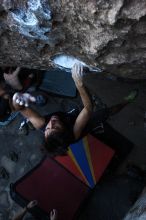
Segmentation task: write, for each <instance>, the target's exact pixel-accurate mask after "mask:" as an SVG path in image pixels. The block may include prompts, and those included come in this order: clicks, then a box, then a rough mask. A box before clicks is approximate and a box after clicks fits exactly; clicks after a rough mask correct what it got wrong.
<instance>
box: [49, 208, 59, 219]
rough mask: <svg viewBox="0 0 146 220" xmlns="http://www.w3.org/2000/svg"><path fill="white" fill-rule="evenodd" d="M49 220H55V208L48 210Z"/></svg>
mask: <svg viewBox="0 0 146 220" xmlns="http://www.w3.org/2000/svg"><path fill="white" fill-rule="evenodd" d="M50 220H57V210H56V209H53V210H52V211H51V212H50Z"/></svg>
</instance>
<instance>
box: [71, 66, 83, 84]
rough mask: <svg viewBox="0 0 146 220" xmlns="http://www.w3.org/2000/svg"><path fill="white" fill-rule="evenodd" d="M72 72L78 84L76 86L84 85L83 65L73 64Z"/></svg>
mask: <svg viewBox="0 0 146 220" xmlns="http://www.w3.org/2000/svg"><path fill="white" fill-rule="evenodd" d="M71 72H72V78H73V80H74V82H75V84H76V86H82V85H83V76H84V73H83V65H82V64H80V63H75V64H74V65H73V68H72V70H71Z"/></svg>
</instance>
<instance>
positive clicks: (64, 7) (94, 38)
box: [0, 0, 146, 79]
mask: <svg viewBox="0 0 146 220" xmlns="http://www.w3.org/2000/svg"><path fill="white" fill-rule="evenodd" d="M0 2H1V4H0V51H1V53H0V65H1V66H4V65H9V66H10V65H20V66H23V67H28V68H39V69H46V68H48V66H49V65H52V64H53V63H52V61H51V57H52V56H54V55H56V54H60V53H63V54H67V55H72V56H74V57H76V58H78V59H80V60H82V61H83V62H85V63H87V64H90V65H94V66H100V67H102V68H103V69H105V70H106V71H107V72H110V73H111V74H113V75H117V76H122V77H126V78H134V79H146V1H145V0H80V1H79V0H49V1H48V0H13V1H10V0H0Z"/></svg>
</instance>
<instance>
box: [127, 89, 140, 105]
mask: <svg viewBox="0 0 146 220" xmlns="http://www.w3.org/2000/svg"><path fill="white" fill-rule="evenodd" d="M137 95H138V90H137V89H135V90H133V91H131V92H130V94H129V95H128V96H126V97H125V98H124V100H125V101H127V102H133V101H134V100H135V99H136V97H137Z"/></svg>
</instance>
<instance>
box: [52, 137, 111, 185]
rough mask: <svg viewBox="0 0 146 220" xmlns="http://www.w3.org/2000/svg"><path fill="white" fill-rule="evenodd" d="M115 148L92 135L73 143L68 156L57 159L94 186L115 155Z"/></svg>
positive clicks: (82, 179)
mask: <svg viewBox="0 0 146 220" xmlns="http://www.w3.org/2000/svg"><path fill="white" fill-rule="evenodd" d="M114 153H115V152H114V150H113V149H111V148H110V147H109V146H108V145H106V144H104V143H103V142H101V141H99V140H98V139H97V138H95V137H93V136H92V135H87V136H86V137H84V138H83V139H81V140H79V141H78V142H77V143H74V144H71V145H70V147H69V151H68V155H67V156H63V157H62V156H58V157H56V158H55V159H56V160H57V161H58V162H59V163H61V164H62V165H63V166H64V167H65V168H66V169H68V170H69V171H70V172H71V173H72V174H73V175H75V176H76V177H78V178H79V179H80V180H81V181H83V182H84V183H86V184H87V185H88V186H90V187H91V188H93V187H94V186H95V184H96V183H97V182H98V181H99V179H100V178H101V176H102V175H103V173H104V171H105V169H106V168H107V166H108V164H109V163H110V161H111V159H112V158H113V156H114Z"/></svg>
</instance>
